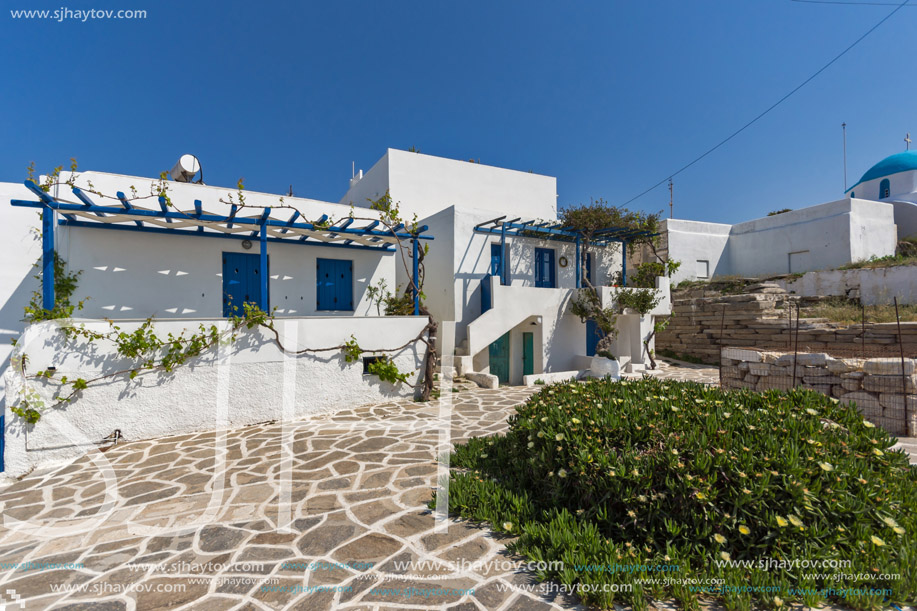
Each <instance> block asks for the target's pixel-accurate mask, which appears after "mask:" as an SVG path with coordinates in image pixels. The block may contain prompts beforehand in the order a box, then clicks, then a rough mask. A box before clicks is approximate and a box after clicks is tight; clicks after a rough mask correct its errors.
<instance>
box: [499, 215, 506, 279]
mask: <svg viewBox="0 0 917 611" xmlns="http://www.w3.org/2000/svg"><path fill="white" fill-rule="evenodd" d="M500 284H501V285H503V286H506V285H507V282H506V223H503V224H502V225H500Z"/></svg>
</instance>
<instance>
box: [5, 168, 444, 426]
mask: <svg viewBox="0 0 917 611" xmlns="http://www.w3.org/2000/svg"><path fill="white" fill-rule="evenodd" d="M62 169H63V168H62V166H58V167H56V168H54V170H52V171H51V172H50V173H49V174H48V175H46V177H45V179H44V180H43V181H42V182H41V184H40V185H39V184H38V183H37V182H36V181H35V177H34V173H35V172H34V164H30V165H29V167H28V176H29V179H30V180H32V181H33V182H36V184H37V185H38V186H39V188H40V189H41V190H42V191H44V192H46V193H48V192H50V191H51V189H52V188H53V187H54V186H56V185H60V184H66V185H68V186H69V187H70V188H71V189H73V188H76V177H77V174H76V170H77V165H76V160H75V159H71V165H70V170H71V171H70V175H69V177H68V178H67V180H66V181H64V182H61V181H60V174H61V171H62ZM129 190H130V192H131V197H130V200H139V199H146V198H153V197H155V198H157V199H159V201H161V202H163V203H165V204H166V205H167V206H169V207H170V208H173V209H175V206H174V205H173V203H172V201H171V198H170V197H169V193H168V191H169V185H168V181H167V174H166V173H165V172H163V173H161V174H160V177H159V180H158V181H154V182H152V183H151V186H150V194H149V195H144V196H140V195H139V194H138V191H137V189H135V188H134V187H133V186H131V187H130V189H129ZM83 191H85V192H88V193H93V194H94V195H96V196H98V197H107V198H110V199H117V200H119V201H120V199H121V197H120V196H121V194H119V197H111V196H108V195H105V194H103V193H102V192H100V191H99V190H97V189H96V188H95V187H94V186H93V185H92V183H91V181H90V182H88V185H87V187H86V188H84V189H83ZM220 201H221V202H222V203H224V204H229V205H231V206H233V210H234V211H235V212H238V210H240V209H242V208H245V207H247V206H248V203H247V202H246V196H245V186H244V183H243V179H241V178H240V179H239V181H238V183H237V190H236V193H235V194H229V195H228V197H227V199H225V200H224V199H221V200H220ZM272 208H289V209H292V210H294V211H295V213H296V216H302V217H303V218H304V219H305V218H306V217H305V216H303V215H302V213H301V211H299V210H298V209H296V208H295V207H294V206H292V205H290V204H288V203H286V202H285V200H284V198H283V197H280V198H279V204H278V205H275V206H272ZM370 208H371V209H373V210H376V211H378V212H380V218H378V219H377V218H368V219H363V220H368V221H378V222H380V223H381V224H383V225H384V226H385V227H386V228H387V230H388V231H389V232H390V233H391V234H392V236H393V237H394V238H395V239H396V240H397V241H398V246H399V248H398V252H399V254H400V256H401V260H402V263H403V264H404V266H405V270H406V271H409V266H408V259H407V256H406V255H405V248H404V247H403V244H402V243H401V237H400V236H399V235H398V231H405V232H407V233H409V234H411V235H413V236H416V235H418V234H419V233H420V228H419V226H418V222H417V217H416V215H415V216H414V219H413V221H412V222H411V223H410V224H407V223H405V222H404V221H402V220H401V218H400V213H399V206H398V204H397V203H395V202H392V200H391V197H390V195H389V194H388V193H386V194H385V195H384V196H383V197H382V198H380V199H378V200H375V201H373V200H370ZM176 211H177V209H176ZM178 212H180V211H178ZM188 218H189V219H191V218H194V217H193V216H191V215H188ZM349 218H351V219H355V220H356V219H357V218H358V217H356V216H355V213H354V208H353V206H351V213H350V215H349ZM340 220H343V219H340ZM306 222H311V224H312V225H313V226H314V227H315V228H316V229H327V228H330V227H333V226H334V225H335V223H336V222H337V221H336V220H334V219H329V218H327V217H323V218H321V219H318V220H315V221H306ZM428 252H429V247H428V246H427V245H426V244H425V245H424V247H423V248H422V249H419V250H418V262H417V263H418V267H419V271H420V275H419V279H418V283H417V286H415V285H414V282H413V279H411V280H409V282H408V285H407V287H406V288H405V289H404V291H403V292H402V291H401V287H400V286H399V287H398V288H397V289H396V293H395V294H392V293H390V292H389V291H388V290H387V288H386V286H385V284H384V283H382V284H380V285H379V286H378V287H377V288H376V289H375V290H374V291H372V292H369V296H370V299H371V300H372V301H373V302H375V303H376V307H377V311H378V310H379V309H380V307H381V305H382V304H384V305H385V312H386V314H387V315H408V314H413V313H414V312H413V308H414V304H413V293H414V291H415V290H416V291H417V293H418V295H419V297H420V311H421V312H422V313H423V314H424V315H426V316H427V319H428V322H427V324H426V325H425V326H424V328H423V329H422V330H421V332H420V333H419V334H418V336H417V337H415V338H413V339H411V340H410V341H408V342H406V343H405V344H403V345H402V346H399V347H396V348H388V349H382V350H375V351H374V352H378V353H396V352H399V351H401V350H404V349H405V348H407V347H408V346H410V345H412V344H414V343H416V342H418V341H419V342H422V343H423V344H425V345H426V348H427V351H426V356H425V359H424V365H423V373H422V381H423V386H422V388H421V400H429V398H430V396H431V394H432V390H433V381H434V370H435V358H436V357H435V354H436V351H435V347H436V330H437V325H436V322H435V321H434V319H433V317H432V316H431V315H430V313H429V311H428V310H427V308H426V305H425V304H424V303H423V292H422V290H421V289H422V285H423V272H424V265H423V259H424V257H425V256H426V255H427V253H428ZM54 265H55V306H54V308H53V309H51V310H46V309H44V308H43V307H42V300H41V292H36V293H35V294H34V295H33V298H32V300H31V301H30V303H29V305H28V306H27V307H26V318H27V319H28V321H29V322H40V321H44V320H52V319H68V318H70V317H71V316H72V314H73V312H74V310H77V309H82V307H83V302H82V301H80V302H78V303H76V304H72V303H71V298H72V296H73V293H74V291H75V289H76V286H77V281H78V278H79V275H80V273H81V272H79V271H78V272H75V273H73V272H69V271H68V270H67V269H66V265H65V264H64V262H63V260H61V259H60V258H59V257H58V256H57V255H56V253H55V262H54ZM38 277H39V278H40V276H38ZM408 277H409V278H410V277H411V274H410V273H408ZM243 306H244V307H243V312H242V313H241V314H239V315H234V316H230V317H229V319H228V320H229V322H230V326H229V328H228V330H227V329H223V330H220V329H219V327H218V326H217V325H209V326H207V325H204V324H201V325H199V327H198V329H197V331H196V332H194V333H190V332H188V331H187V330H183V331H182V332H181V333H180V334H178V335H175V334H172V333H169V334H167V335H166V336H165V337H160V336H158V335H157V334H156V333H155V332H154V328H153V324H154V321H153V319H152V318H148V319H147V320H145V321H144V322H143V323H142V324H141V325H140V326H139V327H138V328H136V329H135V330H133V331H130V332H128V331H124V330H123V329H122V328H121V326H119V325H117V324H115V322H114V321H108V324H109V329H108V330H106V331H104V332H100V331H94V330H90V329H88V328H87V327H86V326H85V325H84V324H79V325H73V324H70V325H63V326H62V330H63V332H64V333H65V335H66V336H67V337H68V338H70V339H76V338H82V339H83V340H86V341H89V342H106V343H109V344H111V345H112V346H113V349H114V351H115V352H116V353H117V354H118V355H119V356H122V357H124V358H127V359H130V360H131V361H133V363H134V365H133V366H131V367H129V368H126V369H123V370H119V371H114V372H110V373H107V374H104V375H100V376H97V377H95V378H91V379H85V378H76V379H68V378H67V377H66V376H61V377H60V378H56V372H55V371H54V370H53V369H48V370H44V371H39V372H37V373H35V374H33V375H27V373H26V367H27V363H28V357H27V355H22V356H20V357H17V360H16V362H15V363H14V365H15V366H16V367H18V369H19V371H20V373H21V375H22V378H23V380H28V379H45V380H56V381H57V382H58V384H59V388H58V392H57V393H56V394H55V396H54V397H53V399H52V403H51V405H50V406H49V405H47V404H46V402H45V401H44V399H43V398H42V397H41V395H40V394H39V393H38V392H37V390H35V389H34V388H32V387H30V386H29V385H26V388H24V389H23V392H22V399H21V401H20V402H19V403H18V405H16V406H14V407H11V411H12V412H13V413H15V414H16V415H18V416H19V417H21V418H22V419H23V420H25V421H26V422H29V423H34V422H37V421H38V420H39V419H40V418H41V411H42V410H43V409H47V408H48V407H57V406H59V405H62V404H65V403H68V402H70V401H73V400H74V399H75V398H76V397H77V396H78V394H79V392H80V391H82V390H85V389H86V388H88V387H89V386H90V385H92V384H95V383H99V382H102V381H104V380H107V379H109V378H113V377H118V376H126V377H128V378H129V379H134V378H135V377H137V376H138V375H141V374H143V373H148V372H154V371H159V372H164V373H171V372H173V371H175V369H177V368H178V367H180V366H182V365H185V364H186V363H187V362H188V361H189V360H191V359H193V358H196V357H199V356H201V355H203V354H204V353H206V352H208V351H209V350H212V349H213V348H215V347H216V346H217V345H219V344H220V343H222V342H227V341H228V342H234V341H235V340H236V339H238V336H239V333H240V332H241V331H242V330H243V329H248V330H250V329H253V328H255V327H260V328H263V329H265V330H267V331H268V332H269V333H270V334H271V336H272V339H273V341H274V342H275V343H276V344H277V345H278V347H279V348H280V349H281V350H282V351H283V352H284V353H286V354H291V355H299V354H305V353H310V352H329V351H338V352H340V353H341V354H342V357H343V358H344V360H345V362H347V363H355V362H358V361H359V360H360V358H361V356H362V354H363V352H364V351H363V349H362V348H361V347H360V346H359V344H358V343H357V340H356V338H355V337H354V336H353V335H351V336H350V339H348V340H347V341H346V342H344V343H343V344H341V345H339V346H330V347H323V348H303V349H299V350H292V349H289V348H287V347H286V346H284V344H283V342H282V340H281V337H280V334H279V332H278V331H277V329H276V327H275V325H274V322H275V319H274V313H273V312H265V311H263V310H261V309H260V308H258V307H257V306H255V305H254V304H251V303H245V304H243ZM367 371H368V372H369V373H370V374H372V375H375V376H377V377H378V378H379V379H380V380H382V381H386V382H390V383H392V384H406V385H408V386H414V385H413V384H410V383H409V382H408V376H409V374H408V373H404V372H401V371H399V370H398V368H397V366H396V364H395V362H394V361H393V360H392V359H391V358H389V357H388V356H387V355H385V354H383V355H382V356H380V357H378V358H377V359H375V360H374V361H372V362H370V363H369V364H368V365H367Z"/></svg>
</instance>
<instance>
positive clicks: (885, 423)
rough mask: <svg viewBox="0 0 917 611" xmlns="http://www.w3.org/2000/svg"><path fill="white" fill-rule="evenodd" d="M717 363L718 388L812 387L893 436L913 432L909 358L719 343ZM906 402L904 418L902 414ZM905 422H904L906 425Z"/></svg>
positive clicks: (916, 401) (916, 405)
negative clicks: (834, 354)
mask: <svg viewBox="0 0 917 611" xmlns="http://www.w3.org/2000/svg"><path fill="white" fill-rule="evenodd" d="M722 358H723V365H722V367H721V368H720V371H721V379H722V385H723V387H724V388H748V389H751V390H756V391H759V392H761V391H766V390H772V389H776V390H789V389H791V388H793V387H794V383H795V386H796V387H798V388H807V389H811V390H815V391H818V392H820V393H822V394H824V395H828V396H829V397H834V398H836V399H838V400H839V401H840V402H841V403H855V404H856V407H857V409H858V410H859V411H860V413H862V414H863V417H864V418H865V419H867V420H869V421H870V422H872V423H873V424H875V425H876V426H881V427H882V428H884V429H885V430H886V431H888V432H889V433H891V434H893V435H899V436H900V435H905V434H910V435H917V375H915V371H917V368H915V360H914V359H904V375H903V376H902V373H901V366H902V365H901V359H899V358H873V359H857V358H835V357H831V356H829V355H827V354H824V353H803V354H798V355H796V358H795V377H794V362H793V361H794V355H793V354H792V353H790V354H786V353H784V352H775V351H759V350H749V349H739V348H724V349H723V351H722ZM905 401H907V420H906V419H905ZM906 425H909V426H906Z"/></svg>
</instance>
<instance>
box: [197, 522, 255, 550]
mask: <svg viewBox="0 0 917 611" xmlns="http://www.w3.org/2000/svg"><path fill="white" fill-rule="evenodd" d="M249 535H250V533H248V532H246V531H244V530H239V529H237V528H227V527H225V526H205V527H204V528H202V529H201V532H200V535H198V546H199V547H200V548H201V551H204V552H222V551H226V550H231V549H235V548H236V547H238V546H239V544H240V543H242V541H244V540H245V539H247V538H248V537H249Z"/></svg>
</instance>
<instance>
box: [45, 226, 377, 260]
mask: <svg viewBox="0 0 917 611" xmlns="http://www.w3.org/2000/svg"><path fill="white" fill-rule="evenodd" d="M58 225H61V226H64V227H82V228H86V229H111V230H116V231H136V232H139V233H158V234H162V235H173V236H186V237H192V238H221V239H224V240H225V239H228V240H248V239H250V238H249V236H248V235H231V234H228V233H218V232H205V233H197V232H196V231H194V232H192V231H180V230H178V231H177V230H175V229H166V228H165V227H149V226H144V227H134V226H132V225H115V224H111V223H87V222H85V221H64V220H61V221H58ZM267 241H268V242H276V243H278V244H290V245H294V244H295V245H298V246H323V247H326V248H349V249H353V250H369V251H372V252H378V253H383V254H391V253H393V252H395V248H394V246H393V245H392V244H385V245H384V246H364V245H362V244H337V243H335V242H320V241H318V240H313V241H311V242H301V241H298V240H296V241H294V240H284V239H283V238H270V237H269V238H268V239H267Z"/></svg>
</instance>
